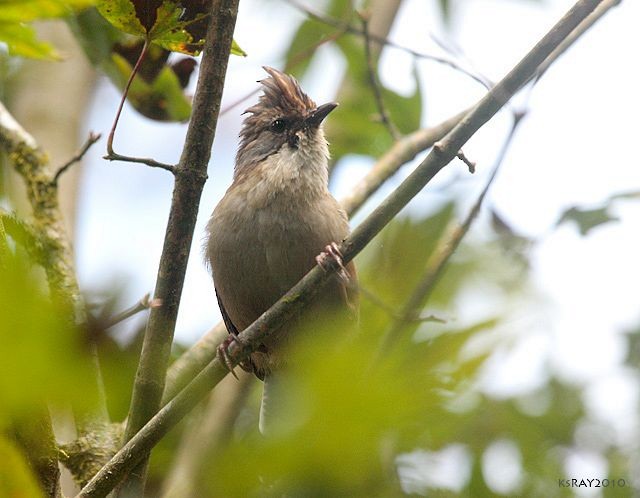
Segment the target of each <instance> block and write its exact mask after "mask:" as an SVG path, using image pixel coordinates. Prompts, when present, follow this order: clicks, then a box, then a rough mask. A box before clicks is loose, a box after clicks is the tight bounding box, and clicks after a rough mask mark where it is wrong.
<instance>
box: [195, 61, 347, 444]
mask: <svg viewBox="0 0 640 498" xmlns="http://www.w3.org/2000/svg"><path fill="white" fill-rule="evenodd" d="M264 69H265V71H266V72H267V73H268V74H269V77H268V78H265V79H263V80H261V81H260V82H259V83H261V84H262V85H263V90H264V92H263V94H262V95H261V96H260V98H259V101H258V103H257V104H255V105H254V106H252V107H249V108H248V109H247V110H246V111H245V114H249V116H248V117H247V118H246V119H245V121H244V124H243V127H242V130H241V132H240V146H239V148H238V153H237V156H236V164H235V169H234V175H233V182H232V184H231V186H230V187H229V189H228V190H227V192H226V194H225V195H224V197H223V198H222V200H221V201H220V203H219V204H218V205H217V206H216V208H215V209H214V211H213V214H212V215H211V219H210V220H209V223H208V225H207V238H206V244H205V253H206V254H205V259H206V261H207V262H208V263H209V265H210V267H211V270H212V273H213V281H214V285H215V290H216V295H217V298H218V304H219V306H220V309H221V311H222V316H223V318H224V322H225V325H226V327H227V330H228V332H229V333H230V334H231V336H230V339H231V340H232V339H233V337H234V336H237V334H238V333H239V332H241V331H242V330H244V329H245V328H246V327H248V326H249V325H251V323H253V322H254V321H255V320H256V319H257V318H258V317H259V316H260V315H261V314H262V313H264V312H265V311H266V310H267V309H268V308H270V307H271V305H273V304H274V303H275V302H276V301H277V300H278V299H279V298H280V297H282V296H283V295H284V294H285V293H286V292H287V291H288V290H289V289H291V287H293V286H294V285H295V284H296V283H297V282H298V281H299V280H300V279H301V278H302V277H303V276H304V275H305V274H306V273H307V272H308V271H309V270H311V268H313V266H314V265H316V264H317V263H320V264H322V262H323V260H324V259H326V258H327V257H331V258H337V259H338V260H339V258H340V254H339V251H338V250H337V245H336V243H339V242H341V241H342V240H343V239H344V238H345V237H346V236H347V235H348V234H349V224H348V221H347V216H346V214H345V212H344V211H343V210H342V209H341V208H340V206H339V204H338V202H337V201H336V200H335V199H334V198H333V197H332V196H331V194H330V193H329V190H328V161H329V149H328V144H327V141H326V139H325V137H324V132H323V130H322V121H323V120H324V119H325V118H326V117H327V115H328V114H329V113H330V112H331V111H333V110H334V109H335V108H336V107H337V104H335V103H328V104H324V105H321V106H316V104H315V103H314V102H313V100H311V99H310V98H309V97H308V96H307V95H306V94H305V93H304V92H303V91H302V89H301V88H300V85H299V84H298V82H297V81H296V80H295V79H294V78H293V77H292V76H289V75H286V74H284V73H281V72H280V71H278V70H276V69H273V68H270V67H265V68H264ZM343 269H344V271H343V272H342V274H343V277H342V279H337V278H336V279H335V280H334V281H332V282H331V283H330V284H329V285H328V286H327V287H325V289H324V290H323V291H322V294H321V296H319V299H318V302H317V303H315V306H316V307H317V306H321V307H323V308H324V309H326V308H331V307H335V308H337V309H340V308H342V309H343V310H344V309H348V308H351V309H353V310H355V308H356V306H357V295H356V291H355V290H354V289H355V285H354V283H355V280H356V273H355V267H354V265H353V263H349V264H348V265H346V267H343ZM347 279H349V280H350V282H347ZM316 309H317V308H316ZM304 316H305V315H303V317H302V320H304ZM307 316H308V315H307ZM296 328H299V322H298V321H296V320H293V321H292V322H291V323H287V324H284V325H283V327H282V329H281V330H280V331H279V332H278V333H277V334H275V335H273V336H270V337H269V339H268V340H267V341H265V343H264V344H263V345H262V346H261V347H260V348H259V350H258V351H257V352H254V353H252V354H251V356H250V358H249V360H248V361H247V362H244V363H243V364H242V365H241V366H242V367H243V368H244V369H245V370H249V371H252V372H254V373H255V374H256V376H258V377H259V378H260V379H262V380H264V381H265V387H264V391H265V392H264V395H263V403H262V408H261V413H260V426H261V430H262V431H263V432H264V430H265V414H266V412H268V411H270V409H269V408H268V406H267V405H268V399H269V385H270V384H273V382H270V381H272V379H273V378H274V376H277V375H274V373H275V374H277V372H278V371H279V370H281V369H282V368H283V367H284V366H286V364H287V358H286V346H287V344H288V343H289V342H290V340H291V339H292V338H293V337H294V336H295V333H296Z"/></svg>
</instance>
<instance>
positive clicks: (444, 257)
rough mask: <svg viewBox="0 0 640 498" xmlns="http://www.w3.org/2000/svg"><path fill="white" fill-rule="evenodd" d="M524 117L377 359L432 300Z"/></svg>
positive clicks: (428, 268)
mask: <svg viewBox="0 0 640 498" xmlns="http://www.w3.org/2000/svg"><path fill="white" fill-rule="evenodd" d="M523 117H524V113H515V112H514V114H513V121H512V123H511V129H510V130H509V133H508V134H507V137H506V138H505V140H504V143H503V144H502V148H501V149H500V153H499V154H498V157H497V159H496V162H495V165H494V166H493V171H492V172H491V175H489V179H488V180H487V183H486V184H485V186H484V188H483V189H482V191H481V192H480V194H479V195H478V198H477V199H476V201H475V203H474V204H473V206H472V207H471V209H470V210H469V213H468V214H467V216H466V217H465V219H464V221H463V222H462V223H455V224H454V225H453V226H452V227H450V229H449V230H447V233H446V234H445V235H444V236H443V237H442V238H441V239H440V240H439V241H438V244H437V245H436V248H435V250H434V251H433V253H432V255H431V257H430V258H429V260H428V262H427V266H426V268H425V271H424V273H423V275H422V277H421V278H420V280H419V281H418V284H417V285H416V286H415V288H414V290H413V292H412V294H411V296H410V297H409V299H408V300H407V302H406V303H405V305H404V307H403V310H402V311H401V312H400V317H399V318H398V319H396V320H394V321H393V322H392V324H391V326H390V327H389V329H388V330H387V331H386V333H385V334H384V337H383V339H382V342H381V343H380V349H379V351H378V355H377V358H376V360H379V359H380V357H381V356H382V354H387V353H388V352H389V350H390V349H391V348H392V347H393V345H394V344H395V342H396V341H397V339H398V337H399V336H400V334H401V333H402V332H403V331H404V330H406V326H407V323H410V322H411V321H412V319H413V317H415V316H419V313H420V311H421V310H422V308H423V307H424V305H425V303H426V301H427V300H428V299H429V296H430V295H431V292H432V291H433V289H434V287H435V285H436V283H437V281H438V279H439V277H440V275H442V271H443V270H444V268H445V267H446V265H447V263H448V262H449V259H450V258H451V256H452V255H453V253H454V252H455V251H456V249H457V248H458V246H459V245H460V242H462V239H463V238H464V237H465V235H466V234H467V233H468V232H469V229H470V228H471V225H472V224H473V222H474V221H475V220H476V218H477V217H478V214H479V213H480V208H481V207H482V203H483V202H484V199H485V197H486V196H487V193H488V192H489V188H490V187H491V185H492V184H493V181H494V180H495V178H496V175H497V174H498V170H499V169H500V166H501V164H502V162H503V161H504V158H505V156H506V154H507V150H508V149H509V147H510V145H511V142H512V141H513V138H514V136H515V134H516V130H517V129H518V126H519V125H520V123H521V122H522V118H523Z"/></svg>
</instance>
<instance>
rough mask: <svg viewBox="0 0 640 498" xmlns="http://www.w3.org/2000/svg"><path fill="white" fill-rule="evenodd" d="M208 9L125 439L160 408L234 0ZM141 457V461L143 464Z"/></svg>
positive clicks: (134, 489)
mask: <svg viewBox="0 0 640 498" xmlns="http://www.w3.org/2000/svg"><path fill="white" fill-rule="evenodd" d="M211 12H212V15H211V16H210V18H211V20H210V24H209V27H208V30H207V35H206V43H205V47H204V54H203V57H202V64H201V67H200V74H199V77H198V86H197V88H196V93H195V98H194V102H193V114H192V116H191V120H190V122H189V128H188V130H187V136H186V140H185V145H184V149H183V151H182V156H181V158H180V162H179V163H178V166H177V167H176V168H175V170H174V173H175V176H176V182H175V188H174V192H173V199H172V202H171V210H170V213H169V221H168V223H167V231H166V235H165V239H164V245H163V248H162V256H161V258H160V265H159V267H158V277H157V281H156V288H155V292H154V299H157V300H160V302H161V303H162V306H160V307H156V308H152V309H151V312H150V313H149V320H148V322H147V329H146V332H145V336H144V342H143V345H142V352H141V355H140V362H139V364H138V370H137V372H136V379H135V384H134V388H133V395H132V398H131V406H130V408H129V417H128V419H127V428H126V431H125V441H127V440H129V439H130V438H131V437H133V436H134V435H135V434H136V433H137V432H138V431H139V430H140V428H141V427H142V426H144V424H145V423H146V422H147V421H148V420H149V419H150V418H151V417H152V416H153V415H154V414H155V413H156V412H157V411H158V409H159V408H160V401H161V397H162V392H163V391H164V383H165V375H166V371H167V365H168V362H169V354H170V351H171V344H172V342H173V333H174V330H175V325H176V318H177V315H178V306H179V304H180V296H181V294H182V287H183V284H184V277H185V272H186V269H187V262H188V258H189V250H190V249H191V242H192V239H193V232H194V229H195V223H196V217H197V215H198V207H199V204H200V196H201V194H202V188H203V186H204V182H205V180H206V178H207V164H208V162H209V157H210V155H211V145H212V143H213V138H214V135H215V129H216V124H217V120H218V113H219V111H220V99H221V98H222V90H223V87H224V80H225V76H226V72H227V63H228V59H229V54H230V50H231V41H232V36H233V30H234V27H235V23H236V17H237V13H238V0H216V1H214V2H212V5H211ZM145 460H146V458H143V459H142V461H143V463H144V461H145ZM142 467H144V465H142ZM144 474H145V472H144V468H139V469H137V471H135V472H132V473H131V476H130V480H129V481H128V482H127V483H126V484H125V487H124V488H123V490H122V491H123V493H124V494H127V495H132V496H141V495H142V490H143V488H144ZM136 476H137V477H136Z"/></svg>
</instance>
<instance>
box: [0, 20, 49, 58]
mask: <svg viewBox="0 0 640 498" xmlns="http://www.w3.org/2000/svg"><path fill="white" fill-rule="evenodd" d="M0 41H1V42H4V43H6V44H7V47H8V48H9V54H11V55H17V56H21V57H28V58H31V59H54V58H58V57H59V56H58V54H57V52H56V51H55V49H54V48H53V46H52V45H50V44H49V43H46V42H42V41H39V40H38V38H37V37H36V33H35V31H34V30H33V28H32V27H31V26H27V25H26V24H11V23H0Z"/></svg>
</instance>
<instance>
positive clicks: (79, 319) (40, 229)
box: [0, 103, 108, 433]
mask: <svg viewBox="0 0 640 498" xmlns="http://www.w3.org/2000/svg"><path fill="white" fill-rule="evenodd" d="M0 146H1V147H2V148H4V149H5V150H6V152H7V155H8V157H9V161H10V162H11V163H12V164H13V166H14V167H15V169H16V171H17V172H18V174H20V176H22V178H23V180H24V182H25V184H26V186H27V197H28V199H29V203H30V204H31V209H32V211H33V217H34V223H33V228H34V230H35V233H36V235H37V239H38V240H39V242H40V243H41V244H42V247H43V251H44V255H45V258H46V260H45V261H44V270H45V273H46V275H47V281H48V283H49V288H50V290H51V295H52V298H53V299H54V300H55V301H56V302H57V303H58V304H59V305H61V306H63V307H66V308H68V309H69V310H70V313H71V318H70V321H72V322H73V323H74V325H80V326H82V325H83V324H86V321H87V316H86V309H85V304H84V300H83V299H82V295H81V294H80V289H79V286H78V281H77V278H76V273H75V269H74V266H73V250H72V248H71V241H70V240H69V236H68V234H67V231H66V228H65V226H64V222H63V219H62V213H61V212H60V205H59V200H58V186H57V182H56V180H55V175H54V174H53V173H52V171H51V165H50V163H49V158H48V156H47V155H46V154H45V152H44V151H43V150H42V149H41V148H40V147H39V146H38V144H37V142H36V141H35V139H34V138H33V137H32V136H31V135H30V134H29V133H28V132H27V131H25V130H24V128H22V126H20V124H19V123H18V122H17V121H16V120H15V119H14V118H13V116H12V115H11V114H10V113H9V111H8V110H7V109H6V108H5V106H4V105H3V104H2V103H0ZM90 354H91V356H92V360H93V366H94V376H93V378H94V383H95V384H94V393H92V394H95V396H96V401H97V403H96V406H95V411H94V412H93V413H86V412H82V413H81V412H76V419H77V420H76V422H77V424H78V429H79V431H80V432H81V433H82V432H86V430H88V427H89V426H90V425H91V424H92V423H94V422H96V421H99V422H104V423H106V422H107V420H108V416H107V405H106V400H105V396H104V386H103V385H102V378H101V375H100V368H99V366H98V356H97V352H96V350H95V349H94V348H92V349H91V353H90Z"/></svg>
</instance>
